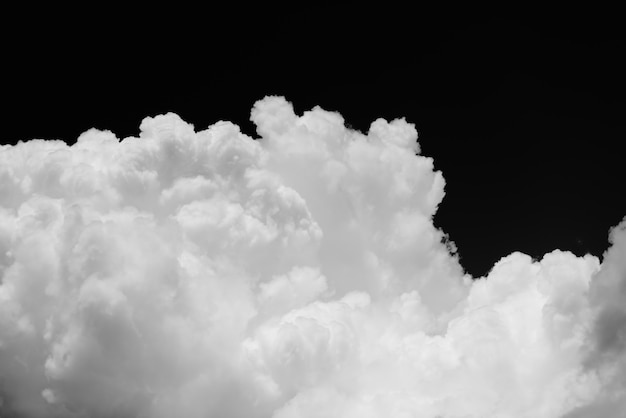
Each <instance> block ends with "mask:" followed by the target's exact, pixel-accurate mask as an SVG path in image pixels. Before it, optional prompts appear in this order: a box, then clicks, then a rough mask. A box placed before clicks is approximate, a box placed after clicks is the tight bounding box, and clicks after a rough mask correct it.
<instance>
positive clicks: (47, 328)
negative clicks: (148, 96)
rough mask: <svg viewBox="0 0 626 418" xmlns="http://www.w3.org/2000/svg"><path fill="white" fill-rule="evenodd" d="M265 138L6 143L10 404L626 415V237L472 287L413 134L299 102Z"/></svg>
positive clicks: (267, 108)
mask: <svg viewBox="0 0 626 418" xmlns="http://www.w3.org/2000/svg"><path fill="white" fill-rule="evenodd" d="M252 121H253V122H254V123H255V124H256V126H257V131H258V134H259V135H260V137H259V138H257V139H252V138H250V137H248V136H246V135H244V134H242V133H241V132H240V130H239V128H238V127H237V126H236V125H233V124H231V123H228V122H218V123H216V124H215V125H212V126H211V127H209V128H208V129H206V130H203V131H198V132H196V131H195V129H194V127H193V126H191V125H190V124H188V123H186V122H184V121H183V120H181V119H180V118H179V117H178V116H177V115H175V114H171V113H170V114H166V115H159V116H156V117H154V118H146V119H145V120H144V121H143V122H142V123H141V127H140V130H141V133H140V135H139V137H136V138H135V137H131V138H125V139H123V140H119V139H118V138H116V137H115V136H114V135H113V134H112V133H110V132H103V131H97V130H90V131H87V132H85V133H84V134H83V135H81V136H80V137H79V138H78V140H77V142H76V143H75V144H74V145H72V146H68V145H66V144H65V143H63V142H60V141H43V140H31V141H28V142H20V143H18V144H17V145H14V146H3V147H2V148H0V275H1V282H0V412H1V414H0V415H2V416H17V417H122V418H125V417H149V418H165V417H172V416H178V417H184V418H200V417H275V418H296V417H301V418H304V417H359V418H363V417H379V416H383V415H384V416H391V417H424V418H435V417H439V418H442V417H447V418H461V417H463V418H474V417H503V418H504V417H515V418H518V417H520V418H521V417H528V418H530V417H533V418H542V417H544V418H556V417H563V416H567V417H568V418H579V417H583V416H602V417H617V416H619V413H620V411H624V409H625V408H624V407H625V406H626V404H625V402H626V401H625V399H626V395H625V391H626V379H625V376H626V360H625V357H624V353H625V350H626V303H624V301H625V300H626V262H625V260H626V226H625V224H622V225H621V226H618V227H616V228H615V229H613V231H612V232H611V235H610V240H611V242H612V244H613V246H612V247H611V249H610V250H609V251H608V252H607V254H606V256H605V257H604V261H603V262H602V263H600V261H599V260H598V259H597V258H595V257H593V256H585V257H576V256H574V255H573V254H571V253H568V252H561V251H554V252H552V253H550V254H546V255H545V256H544V257H543V258H542V259H541V260H533V259H531V258H530V257H528V256H526V255H524V254H520V253H514V254H511V255H508V256H506V257H504V258H503V259H502V260H500V261H499V262H498V263H497V264H496V265H495V266H494V267H493V269H492V270H491V272H490V273H489V275H488V276H487V277H483V278H479V279H475V280H472V278H471V277H469V276H468V275H467V274H465V273H464V272H463V269H462V267H461V266H460V264H459V261H458V258H457V257H456V255H455V254H454V251H453V248H452V246H451V245H450V244H447V243H446V241H447V240H446V236H445V234H444V233H443V232H442V231H440V230H438V229H437V228H435V227H434V226H433V222H432V218H433V215H434V214H435V212H436V210H437V206H438V205H439V203H440V202H441V201H442V199H443V197H444V180H443V177H442V174H441V173H440V172H437V171H434V169H433V162H432V159H430V158H427V157H424V156H422V155H420V154H419V153H420V148H419V146H418V142H417V131H416V130H415V128H414V126H413V125H411V124H410V123H407V122H406V121H405V120H394V121H391V122H387V121H385V120H383V119H378V120H376V121H375V122H374V123H372V125H371V128H370V130H369V132H368V133H367V134H362V133H360V132H357V131H354V130H351V129H347V128H346V127H345V126H344V121H343V119H342V117H341V116H340V115H339V114H337V113H333V112H327V111H324V110H322V109H320V108H319V107H316V108H314V109H313V110H311V111H308V112H305V113H304V114H303V115H301V116H299V115H296V114H295V113H294V110H293V107H292V106H291V104H290V103H288V102H287V101H286V100H285V99H283V98H280V97H267V98H265V99H263V100H261V101H259V102H257V103H256V104H255V106H254V108H253V110H252Z"/></svg>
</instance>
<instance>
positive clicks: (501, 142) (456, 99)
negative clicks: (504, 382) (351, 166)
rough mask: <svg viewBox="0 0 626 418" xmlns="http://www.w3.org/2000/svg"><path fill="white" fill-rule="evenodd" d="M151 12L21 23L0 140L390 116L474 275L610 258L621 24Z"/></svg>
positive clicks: (377, 13)
mask: <svg viewBox="0 0 626 418" xmlns="http://www.w3.org/2000/svg"><path fill="white" fill-rule="evenodd" d="M144 12H145V13H144ZM153 12H155V11H154V10H151V11H150V13H148V12H146V11H144V10H141V9H140V10H135V11H128V10H122V11H120V10H111V9H106V8H104V7H103V8H100V9H93V10H81V11H79V12H76V10H68V11H61V14H64V18H62V19H58V18H57V17H56V16H57V15H58V14H59V10H55V14H54V15H53V14H48V11H46V10H38V12H37V14H36V15H34V14H33V13H32V11H24V12H19V11H16V12H14V15H10V16H8V17H7V19H9V20H12V21H13V22H15V25H14V26H10V27H9V26H5V28H4V29H3V33H2V35H3V39H4V48H3V49H4V60H3V61H4V64H3V67H4V69H5V71H6V72H5V74H6V75H5V76H4V77H3V78H4V83H3V85H4V86H3V94H2V96H3V103H4V106H3V107H4V111H3V119H4V123H3V128H4V133H3V134H2V137H3V138H2V141H3V142H4V143H15V142H16V141H17V140H20V139H24V140H25V139H31V138H45V139H63V140H66V141H68V142H73V141H74V140H75V139H76V137H77V136H78V135H79V134H80V133H82V132H83V131H85V130H87V129H89V128H91V127H97V128H100V129H108V130H111V131H113V132H115V133H116V134H117V135H118V137H125V136H130V135H135V134H137V132H138V127H139V123H140V121H141V120H142V119H143V118H144V117H145V116H150V115H155V114H159V113H164V112H167V111H173V112H176V113H178V114H179V115H180V116H181V117H182V118H183V119H185V120H186V121H188V122H191V123H193V124H194V125H195V126H196V128H198V129H204V128H206V127H207V126H208V125H210V124H212V123H214V122H216V121H217V120H220V119H222V120H231V121H233V122H235V123H238V124H239V125H240V126H241V127H242V130H243V131H244V132H245V133H248V134H250V135H253V134H254V127H253V125H252V124H251V123H250V122H249V121H248V117H249V112H250V108H251V106H252V104H253V103H254V102H255V101H256V100H258V99H260V98H262V97H264V96H265V95H268V94H277V95H284V96H286V97H287V99H288V100H290V101H291V102H293V104H294V106H295V108H296V110H297V111H299V112H301V111H303V110H307V109H310V108H311V107H312V106H315V105H320V106H322V107H323V108H325V109H327V110H335V111H338V112H340V113H341V114H342V115H343V117H344V118H345V120H346V122H347V123H348V124H350V125H351V126H353V127H355V128H357V129H360V130H367V128H368V126H369V124H370V123H371V122H372V121H373V120H375V119H376V118H378V117H384V118H387V119H392V118H395V117H406V118H407V120H408V121H410V122H412V123H415V124H416V127H417V129H418V132H419V134H420V143H421V147H422V152H423V154H425V155H427V156H431V157H433V158H434V160H435V166H436V168H437V169H440V170H442V171H443V173H444V176H445V178H446V181H447V187H446V193H447V195H446V198H445V199H444V202H443V203H442V205H441V207H440V209H439V212H438V214H437V216H436V218H435V222H436V224H437V225H438V226H440V227H441V228H443V229H444V231H445V232H447V233H448V234H449V235H450V238H451V239H452V240H453V241H455V243H456V244H457V247H458V251H459V254H460V256H461V259H462V264H463V265H464V267H465V268H466V269H467V270H468V271H469V272H470V273H472V274H473V275H476V276H479V275H483V274H485V273H486V272H487V271H488V269H489V267H490V266H492V265H493V263H494V262H495V261H497V260H498V259H499V258H501V257H502V256H504V255H506V254H508V253H510V252H511V251H522V252H525V253H528V254H530V255H532V256H534V257H541V255H543V254H544V253H545V252H548V251H551V250H553V249H556V248H559V249H563V250H570V251H573V252H574V253H576V254H578V255H582V254H584V253H586V252H591V253H592V254H595V255H598V256H599V255H602V252H603V251H604V250H605V249H606V247H607V245H608V243H607V233H608V230H609V228H610V227H611V226H613V225H615V224H617V223H618V222H619V221H620V220H621V219H622V218H623V217H624V216H625V215H626V195H625V193H624V180H626V175H624V170H623V167H624V166H625V164H624V154H623V151H622V148H623V147H622V146H621V144H622V142H623V140H624V134H625V131H626V119H625V118H624V114H625V113H624V110H626V98H625V97H626V96H625V93H626V84H625V83H624V80H623V78H624V74H626V71H625V70H626V68H625V67H626V65H625V64H624V63H623V55H624V52H625V48H624V47H625V44H624V41H625V40H626V36H625V31H624V25H622V24H621V22H620V21H619V15H618V14H617V13H616V12H614V11H613V12H612V11H609V10H607V11H601V12H594V13H591V12H589V11H588V10H584V9H581V10H574V11H571V10H566V11H559V13H553V14H550V15H548V14H547V13H544V11H536V12H534V13H525V14H524V15H522V14H521V12H520V13H517V12H516V13H496V12H493V11H489V12H481V11H473V12H475V13H473V14H468V13H469V12H470V11H468V12H467V13H466V11H459V10H454V11H453V12H454V13H453V14H452V15H451V14H450V12H451V11H450V10H443V11H441V10H440V11H436V12H435V11H425V10H413V9H402V8H398V7H393V8H392V7H391V6H387V5H384V6H383V7H381V6H380V5H378V6H376V7H374V6H368V7H366V8H365V9H364V8H363V7H362V6H358V7H343V8H341V9H338V8H335V7H320V6H315V5H311V6H310V7H300V8H298V9H290V10H283V9H281V8H280V7H278V6H276V7H273V8H271V9H269V10H266V9H264V7H259V8H258V10H250V9H247V8H246V7H244V5H238V6H235V7H231V8H229V9H228V10H225V9H224V10H221V9H220V10H214V9H205V10H193V11H192V10H182V9H180V10H179V9H176V8H175V7H172V6H171V5H170V6H168V7H164V8H163V9H161V10H157V11H156V13H153ZM261 12H263V13H261ZM491 12H493V13H491Z"/></svg>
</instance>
